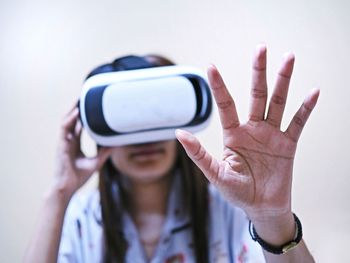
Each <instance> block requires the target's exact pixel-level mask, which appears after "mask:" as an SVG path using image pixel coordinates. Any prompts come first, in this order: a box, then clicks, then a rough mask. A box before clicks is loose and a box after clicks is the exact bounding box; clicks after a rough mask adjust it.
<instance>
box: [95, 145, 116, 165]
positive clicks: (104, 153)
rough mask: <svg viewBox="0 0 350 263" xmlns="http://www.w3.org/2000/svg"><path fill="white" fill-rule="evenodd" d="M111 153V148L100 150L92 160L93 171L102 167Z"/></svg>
mask: <svg viewBox="0 0 350 263" xmlns="http://www.w3.org/2000/svg"><path fill="white" fill-rule="evenodd" d="M112 151H113V148H107V147H104V148H101V149H100V150H99V151H98V153H97V155H96V157H95V158H94V159H95V160H94V161H95V170H99V169H100V168H101V167H102V165H103V164H104V163H105V162H106V161H107V159H108V158H109V157H110V156H111V154H112Z"/></svg>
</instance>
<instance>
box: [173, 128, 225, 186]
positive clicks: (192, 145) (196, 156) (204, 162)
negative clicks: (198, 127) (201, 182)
mask: <svg viewBox="0 0 350 263" xmlns="http://www.w3.org/2000/svg"><path fill="white" fill-rule="evenodd" d="M175 135H176V138H177V139H178V140H179V142H180V143H181V145H182V146H183V147H184V149H185V151H186V153H187V155H188V157H190V159H191V160H192V161H193V162H194V163H195V164H196V165H197V166H198V168H199V169H200V170H201V171H202V172H203V174H204V175H205V177H207V179H208V180H209V181H210V182H211V183H214V184H215V181H216V180H217V176H218V174H219V163H218V161H217V160H216V159H215V158H213V157H212V156H211V155H210V154H209V153H208V152H207V151H206V150H205V148H204V147H203V146H202V145H201V143H200V142H199V141H198V139H197V138H196V137H195V136H193V135H192V134H191V133H189V132H187V131H184V130H180V129H177V130H176V131H175Z"/></svg>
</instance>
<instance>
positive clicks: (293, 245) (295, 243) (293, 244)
mask: <svg viewBox="0 0 350 263" xmlns="http://www.w3.org/2000/svg"><path fill="white" fill-rule="evenodd" d="M297 245H298V243H297V242H295V241H292V242H290V243H289V244H287V245H285V246H284V247H283V248H282V253H283V254H284V253H287V252H288V251H289V250H291V249H293V248H295V247H296V246H297Z"/></svg>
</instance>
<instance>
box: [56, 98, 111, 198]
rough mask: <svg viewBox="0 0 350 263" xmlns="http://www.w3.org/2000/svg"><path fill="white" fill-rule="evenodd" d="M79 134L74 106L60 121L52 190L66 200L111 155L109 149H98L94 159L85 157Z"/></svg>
mask: <svg viewBox="0 0 350 263" xmlns="http://www.w3.org/2000/svg"><path fill="white" fill-rule="evenodd" d="M81 132H82V125H81V122H80V120H79V109H78V108H77V106H76V105H75V106H74V107H73V108H72V109H71V110H70V111H69V112H68V113H67V114H66V115H65V117H64V118H63V121H62V125H61V132H60V137H59V144H58V150H57V157H56V169H55V181H54V188H55V189H58V190H59V191H60V192H61V193H63V194H64V195H65V196H67V197H68V198H70V197H71V196H72V195H73V194H74V192H75V191H76V190H77V189H79V188H80V187H81V186H82V185H83V184H84V183H85V182H86V181H87V180H88V179H89V178H90V177H91V175H92V174H93V173H94V172H95V171H97V170H98V169H100V168H101V166H102V165H103V164H104V162H105V161H106V160H107V158H108V157H109V155H110V153H111V148H100V149H99V150H98V153H97V155H96V156H95V157H86V156H85V154H84V153H83V152H82V150H81V146H80V137H81Z"/></svg>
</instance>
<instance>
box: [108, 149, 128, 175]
mask: <svg viewBox="0 0 350 263" xmlns="http://www.w3.org/2000/svg"><path fill="white" fill-rule="evenodd" d="M111 161H112V163H113V165H114V166H115V167H116V168H117V169H118V170H119V171H120V172H122V173H124V170H125V169H127V167H128V166H129V164H128V154H127V152H126V151H125V150H124V151H123V149H119V148H116V149H115V150H114V151H113V153H112V155H111Z"/></svg>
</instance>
